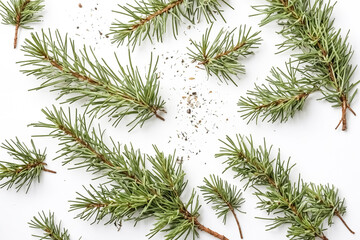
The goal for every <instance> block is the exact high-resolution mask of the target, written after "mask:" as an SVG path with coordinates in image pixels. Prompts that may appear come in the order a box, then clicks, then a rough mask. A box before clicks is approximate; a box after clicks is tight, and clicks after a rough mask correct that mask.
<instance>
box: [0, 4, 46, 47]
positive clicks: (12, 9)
mask: <svg viewBox="0 0 360 240" xmlns="http://www.w3.org/2000/svg"><path fill="white" fill-rule="evenodd" d="M43 3H44V0H10V2H8V3H7V4H5V3H3V2H2V1H0V16H1V17H2V22H3V24H9V25H14V26H15V38H14V48H16V46H17V41H18V32H19V28H20V27H22V28H25V29H31V27H29V26H28V24H30V23H35V22H39V21H40V19H41V15H39V12H41V11H42V10H43V9H44V5H43Z"/></svg>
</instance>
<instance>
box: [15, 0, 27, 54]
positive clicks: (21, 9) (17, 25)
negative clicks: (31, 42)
mask: <svg viewBox="0 0 360 240" xmlns="http://www.w3.org/2000/svg"><path fill="white" fill-rule="evenodd" d="M29 3H30V0H26V1H25V2H24V3H23V5H22V6H21V7H20V9H19V12H18V13H17V15H16V24H15V37H14V49H15V48H16V47H17V41H18V33H19V28H20V21H21V13H22V12H23V11H24V9H25V7H26V5H28V4H29Z"/></svg>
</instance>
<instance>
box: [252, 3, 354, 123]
mask: <svg viewBox="0 0 360 240" xmlns="http://www.w3.org/2000/svg"><path fill="white" fill-rule="evenodd" d="M267 2H268V5H263V6H256V7H254V9H256V10H257V11H258V12H259V14H263V15H265V18H264V19H263V20H262V22H261V25H265V24H267V23H269V22H272V21H277V22H278V23H279V24H280V25H281V26H283V29H282V31H280V34H281V35H283V36H284V37H285V39H286V40H285V41H284V42H283V43H282V44H280V45H279V48H280V49H281V50H282V51H286V50H288V49H291V50H292V49H300V50H302V53H301V54H293V56H294V57H295V58H296V59H297V60H298V61H299V62H300V63H301V64H302V65H303V68H304V72H308V75H309V76H316V78H317V80H318V84H319V85H320V86H321V92H322V93H323V95H324V97H323V98H324V99H325V100H327V101H328V102H330V103H332V104H334V106H337V107H341V108H342V115H341V120H340V122H339V125H341V124H342V130H346V128H347V117H346V113H347V111H348V110H349V111H351V112H352V113H353V114H354V115H355V112H354V111H353V110H352V108H351V107H350V103H351V101H352V99H353V98H354V96H355V94H356V91H353V89H354V88H355V86H356V85H357V84H358V83H359V82H355V83H352V82H351V77H352V75H353V73H354V70H355V68H356V67H353V66H352V65H351V64H350V61H351V58H352V55H353V50H352V48H351V46H350V45H349V43H348V34H347V35H346V37H345V38H343V37H342V36H341V30H336V29H335V27H334V20H333V18H332V16H331V15H332V11H333V7H334V6H333V5H331V4H330V3H324V1H323V0H316V1H315V2H314V3H311V2H310V1H308V0H300V1H294V0H275V1H273V0H267ZM339 125H338V126H339ZM338 126H337V127H338Z"/></svg>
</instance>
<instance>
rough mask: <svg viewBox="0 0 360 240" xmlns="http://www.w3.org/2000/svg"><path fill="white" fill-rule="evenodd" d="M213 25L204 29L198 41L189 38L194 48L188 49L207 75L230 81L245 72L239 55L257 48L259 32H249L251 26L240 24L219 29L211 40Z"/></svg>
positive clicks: (245, 54)
mask: <svg viewBox="0 0 360 240" xmlns="http://www.w3.org/2000/svg"><path fill="white" fill-rule="evenodd" d="M212 27H213V25H212V26H211V27H210V28H208V29H206V31H205V34H204V35H203V36H202V40H201V41H200V42H195V41H193V40H190V41H191V43H192V44H193V45H194V47H195V48H196V50H191V49H190V48H188V50H189V52H190V53H189V56H190V58H191V59H193V61H197V62H199V65H201V66H204V68H205V70H206V72H207V73H208V75H212V74H214V75H215V76H217V77H218V78H219V79H220V81H225V82H226V83H227V82H228V81H231V82H232V83H233V84H235V85H237V84H236V83H235V81H234V80H233V76H236V75H238V74H245V66H244V65H243V64H241V63H240V62H239V58H240V57H246V56H248V55H250V54H253V51H252V50H253V49H255V48H258V46H259V45H260V41H261V38H260V37H259V36H258V35H259V34H260V32H255V33H251V28H247V27H246V26H240V27H239V29H238V30H237V28H235V29H233V30H231V31H225V30H224V29H221V30H220V32H219V33H218V34H217V36H216V38H215V39H214V40H213V41H212V42H211V41H210V33H211V29H212Z"/></svg>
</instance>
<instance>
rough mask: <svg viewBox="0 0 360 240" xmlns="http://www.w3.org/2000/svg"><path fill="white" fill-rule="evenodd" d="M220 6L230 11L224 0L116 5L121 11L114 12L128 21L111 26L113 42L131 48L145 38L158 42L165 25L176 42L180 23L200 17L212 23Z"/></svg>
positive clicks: (161, 0) (160, 0)
mask: <svg viewBox="0 0 360 240" xmlns="http://www.w3.org/2000/svg"><path fill="white" fill-rule="evenodd" d="M221 3H224V4H226V5H228V6H229V7H230V5H229V4H228V3H227V2H226V1H225V0H170V1H169V0H135V2H134V3H133V4H126V5H119V7H120V8H121V10H119V11H115V12H116V13H119V14H121V15H125V16H127V17H129V18H130V19H129V20H128V22H122V21H120V20H116V21H115V22H114V23H113V24H112V27H111V29H110V30H111V34H112V35H113V42H114V43H118V44H119V45H120V44H123V43H124V42H125V41H126V42H127V45H132V46H133V47H134V48H135V46H136V45H137V44H139V45H140V43H141V42H142V41H143V40H145V39H146V38H148V39H150V41H151V42H152V41H154V40H156V41H158V42H162V41H163V35H164V34H165V33H166V31H167V25H168V24H169V23H168V21H171V27H172V33H173V35H174V37H175V38H176V36H177V35H178V31H179V30H178V28H179V25H180V24H181V23H182V22H183V20H184V19H186V20H188V21H190V22H191V23H193V24H195V21H196V20H197V21H200V19H201V18H203V17H204V18H205V19H206V20H207V21H208V22H211V21H214V20H215V19H216V15H215V14H219V15H220V16H221V17H222V15H221V12H222V10H221ZM222 18H223V17H222ZM168 19H169V20H168Z"/></svg>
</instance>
